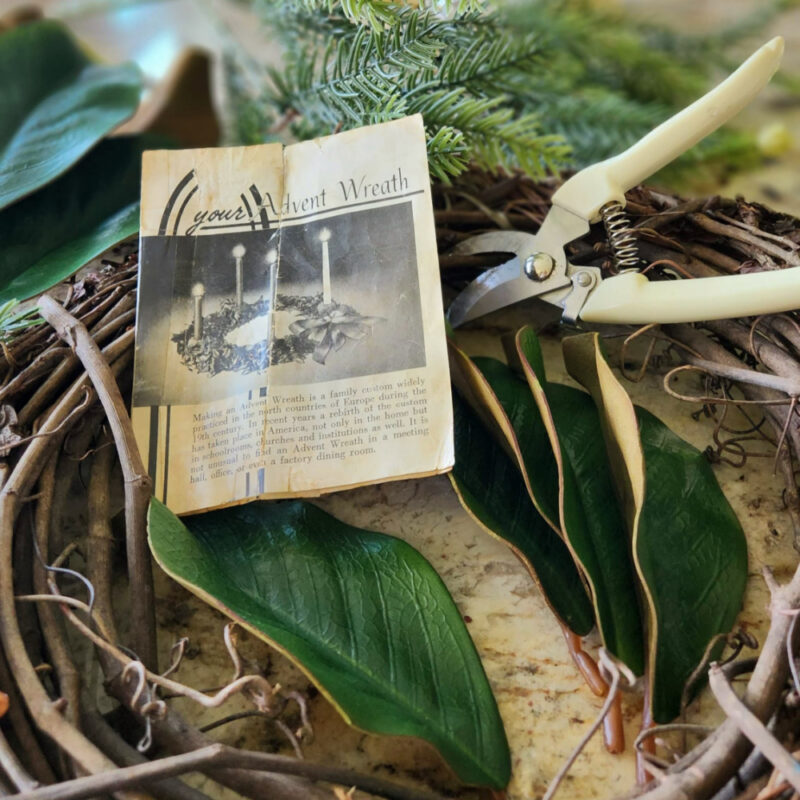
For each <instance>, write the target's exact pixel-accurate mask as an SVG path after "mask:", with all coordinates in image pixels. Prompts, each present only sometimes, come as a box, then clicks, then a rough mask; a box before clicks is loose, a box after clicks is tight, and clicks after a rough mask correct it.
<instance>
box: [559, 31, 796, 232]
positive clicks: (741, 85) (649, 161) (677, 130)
mask: <svg viewBox="0 0 800 800" xmlns="http://www.w3.org/2000/svg"><path fill="white" fill-rule="evenodd" d="M782 55H783V38H782V37H781V36H776V37H775V38H774V39H773V40H772V41H770V42H767V44H765V45H764V46H763V47H761V48H759V49H758V50H756V52H755V53H753V55H752V56H750V58H748V59H747V61H745V62H744V64H742V65H741V66H740V67H739V69H737V70H736V71H735V72H734V73H733V74H732V75H730V76H728V77H727V78H726V79H725V80H724V81H723V82H722V83H721V84H719V86H717V87H716V88H714V89H712V90H711V91H710V92H708V93H707V94H705V95H703V96H702V97H701V98H700V99H699V100H696V101H695V102H694V103H692V104H691V105H690V106H687V107H686V108H684V109H683V111H679V112H678V113H677V114H675V116H674V117H670V119H668V120H667V121H666V122H662V123H661V125H659V126H658V127H657V128H655V129H654V130H652V131H650V133H648V134H647V136H645V137H644V138H643V139H640V140H639V141H638V142H636V144H634V145H632V146H631V147H629V148H628V149H627V150H625V151H624V152H623V153H620V154H619V155H618V156H613V157H612V158H609V159H606V160H605V161H600V162H599V163H597V164H592V165H591V166H590V167H587V168H586V169H584V170H581V171H580V172H578V173H577V174H576V175H573V176H572V177H571V178H570V179H569V180H568V181H566V182H565V183H564V185H563V186H562V187H561V188H560V189H559V190H558V191H557V192H556V193H555V194H554V195H553V200H552V202H553V204H554V205H555V204H557V205H560V206H562V207H563V208H566V209H567V210H568V211H571V212H572V213H573V214H577V215H578V216H581V217H583V218H584V219H587V220H589V221H591V222H594V221H596V219H597V218H598V216H599V212H600V209H601V208H602V207H603V206H604V205H605V204H606V203H608V202H611V201H613V200H616V201H618V202H620V203H622V204H623V205H624V204H625V192H626V191H627V190H628V189H631V188H633V187H634V186H636V185H638V184H640V183H641V182H642V181H643V180H645V178H648V177H650V176H651V175H652V174H653V173H654V172H657V171H658V170H659V169H661V168H662V167H664V166H666V165H667V164H669V163H670V162H671V161H674V160H675V159H676V158H677V157H678V156H679V155H681V153H684V152H685V151H686V150H688V149H689V148H690V147H691V146H692V145H695V144H697V142H699V141H700V140H701V139H703V138H705V137H706V136H708V134H709V133H711V132H712V131H715V130H716V129H717V128H719V127H720V126H721V125H724V124H725V123H726V122H727V121H728V120H729V119H731V117H733V116H734V115H736V114H738V113H739V111H741V110H742V109H743V108H744V107H745V106H746V105H748V103H750V102H751V101H752V99H753V98H754V97H755V96H756V95H757V94H758V93H759V92H760V91H761V90H762V89H763V88H764V86H766V85H767V83H769V80H770V78H771V77H772V76H773V75H774V74H775V72H776V70H777V69H778V66H779V65H780V62H781V56H782Z"/></svg>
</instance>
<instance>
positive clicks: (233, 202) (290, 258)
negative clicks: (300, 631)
mask: <svg viewBox="0 0 800 800" xmlns="http://www.w3.org/2000/svg"><path fill="white" fill-rule="evenodd" d="M141 214H142V219H141V244H140V280H139V297H138V311H137V325H136V360H135V367H134V391H133V409H132V418H133V423H134V430H135V432H136V437H137V440H138V443H139V447H140V448H141V450H142V455H143V458H144V460H145V463H146V464H147V465H148V471H149V473H150V476H151V477H152V478H153V481H154V485H155V494H156V496H157V497H158V498H159V499H160V500H161V501H163V502H164V503H166V504H167V505H168V506H169V507H170V508H171V509H172V510H173V511H174V512H176V513H179V514H181V513H190V512H193V511H200V510H204V509H209V508H215V507H220V506H225V505H231V504H234V503H240V502H244V501H246V500H250V499H255V498H257V497H260V498H279V497H297V496H313V495H318V494H321V493H323V492H328V491H333V490H335V489H343V488H348V487H354V486H359V485H363V484H367V483H378V482H383V481H387V480H392V479H399V478H407V477H412V476H422V475H430V474H436V473H440V472H444V471H446V470H448V469H449V468H450V467H452V465H453V431H452V427H453V424H452V408H451V401H450V376H449V371H448V363H447V352H446V346H445V332H444V317H443V313H442V299H441V289H440V285H439V271H438V259H437V253H436V238H435V230H434V221H433V211H432V205H431V196H430V181H429V177H428V165H427V158H426V149H425V132H424V128H423V124H422V118H421V117H420V116H419V115H417V116H414V117H407V118H405V119H401V120H397V121H394V122H388V123H384V124H381V125H375V126H371V127H368V128H361V129H358V130H354V131H348V132H345V133H339V134H336V135H335V136H329V137H326V138H322V139H315V140H313V141H308V142H301V143H299V144H295V145H291V146H288V147H285V148H284V147H283V146H282V145H280V144H265V145H256V146H253V147H233V148H209V149H200V150H177V151H176V150H165V151H152V152H147V153H145V154H144V159H143V166H142V211H141Z"/></svg>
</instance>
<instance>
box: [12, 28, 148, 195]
mask: <svg viewBox="0 0 800 800" xmlns="http://www.w3.org/2000/svg"><path fill="white" fill-rule="evenodd" d="M0 86H2V87H3V88H2V97H3V102H2V114H0V209H2V208H4V207H5V206H8V205H10V204H11V203H13V202H15V201H16V200H18V199H20V198H21V197H24V196H25V195H27V194H30V193H31V192H33V191H35V190H36V189H39V188H40V187H42V186H44V185H45V184H47V183H49V182H51V181H52V180H54V179H55V178H57V177H58V176H59V175H61V174H63V173H64V172H66V171H67V170H68V169H69V168H70V167H71V166H72V165H73V164H75V163H76V162H77V161H78V160H79V159H80V158H82V157H83V156H84V155H85V154H86V153H87V152H88V151H89V150H90V149H91V148H92V147H93V146H94V145H95V144H97V142H98V141H100V139H102V138H103V137H104V136H105V135H106V134H107V133H109V132H110V131H111V130H113V129H114V128H115V127H117V125H119V124H120V123H121V122H123V121H124V120H125V119H127V118H128V117H129V116H131V114H133V112H134V111H135V109H136V106H137V105H138V103H139V95H140V92H141V88H142V87H141V78H140V75H139V71H138V69H137V68H136V67H135V66H133V65H132V64H125V65H121V66H101V65H99V64H94V63H92V62H91V61H90V60H89V59H88V58H87V57H86V55H85V54H84V53H83V51H82V50H81V49H80V47H79V46H78V45H77V43H76V42H75V41H74V40H73V38H72V37H71V36H70V35H69V33H67V31H66V29H65V28H64V27H63V26H62V25H60V24H59V23H57V22H54V21H52V20H42V21H37V22H31V23H28V24H25V25H20V26H18V27H16V28H13V29H12V30H10V31H8V32H6V33H4V34H3V35H2V36H0Z"/></svg>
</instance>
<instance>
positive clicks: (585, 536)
mask: <svg viewBox="0 0 800 800" xmlns="http://www.w3.org/2000/svg"><path fill="white" fill-rule="evenodd" d="M517 352H518V354H519V356H520V360H521V361H522V365H523V369H524V372H525V377H526V379H527V382H528V385H529V386H530V390H531V391H530V392H529V394H530V395H531V401H533V399H534V398H535V400H536V402H537V403H538V405H539V408H540V410H541V411H542V418H543V419H546V420H551V421H552V422H551V424H552V425H553V426H554V429H555V430H554V436H553V437H552V440H553V441H554V442H555V446H556V448H558V450H557V455H556V460H557V461H558V462H559V464H560V466H561V472H562V481H563V504H562V508H561V520H562V525H563V529H564V531H565V533H566V536H567V538H568V540H569V542H570V544H571V546H572V549H573V552H574V553H575V555H576V557H577V559H578V561H579V562H580V564H581V566H582V567H583V570H584V573H585V574H586V576H587V580H588V581H589V584H590V588H591V591H592V599H593V602H594V605H595V611H596V614H597V622H598V625H599V627H600V633H601V635H602V638H603V642H604V643H605V646H606V647H607V648H608V650H609V651H610V652H611V653H613V654H614V655H615V656H617V657H618V658H620V659H621V660H622V661H624V662H625V663H626V664H627V665H628V666H629V667H630V668H631V669H632V670H633V671H634V673H636V674H637V675H641V674H642V673H643V672H644V635H643V632H642V618H641V614H640V611H639V599H638V595H637V587H636V574H635V571H634V567H633V562H632V559H631V554H630V551H631V548H630V541H629V535H628V531H627V528H626V525H625V519H624V517H623V515H622V514H621V513H620V510H619V506H618V504H617V500H616V494H615V489H614V483H613V480H612V477H611V473H610V471H609V463H608V456H607V454H606V447H605V440H604V437H603V432H602V428H601V425H600V419H599V415H598V412H597V409H596V408H595V406H594V403H593V402H592V399H591V397H590V396H589V395H587V394H586V393H585V392H582V391H580V390H579V389H575V388H573V387H571V386H564V385H562V384H556V383H550V382H548V381H547V376H546V375H545V374H544V361H543V359H542V356H541V349H540V346H539V342H538V339H537V338H536V335H535V334H534V333H533V331H532V330H530V329H527V328H526V329H523V330H522V331H520V332H519V334H518V335H517ZM559 451H560V452H559Z"/></svg>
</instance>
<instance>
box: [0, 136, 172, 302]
mask: <svg viewBox="0 0 800 800" xmlns="http://www.w3.org/2000/svg"><path fill="white" fill-rule="evenodd" d="M156 144H163V142H162V140H160V139H150V138H149V137H141V136H135V137H119V138H114V139H108V140H106V141H104V142H101V143H100V144H99V145H98V146H97V147H95V148H94V149H93V150H92V152H91V153H89V155H87V156H86V157H85V158H84V159H82V160H81V161H80V162H78V164H76V165H75V166H74V167H73V168H72V169H71V170H69V172H67V173H66V174H65V175H63V176H62V177H60V178H59V179H58V180H57V181H55V182H54V183H52V184H51V185H50V186H48V187H46V188H45V189H42V190H41V191H38V192H36V193H35V194H32V195H30V196H29V197H25V198H23V199H22V200H20V201H19V202H18V203H15V204H14V205H12V206H10V207H8V208H5V209H3V210H2V211H0V241H2V242H3V246H2V248H0V287H2V289H0V302H3V301H5V300H9V299H11V298H14V297H16V298H18V299H20V300H22V299H24V298H26V297H31V296H33V295H35V294H38V293H40V292H43V291H45V290H46V289H49V288H50V287H51V286H53V285H54V284H56V283H58V282H59V281H62V280H64V279H65V278H67V277H69V276H70V275H71V274H72V273H73V272H75V271H76V270H77V269H79V268H80V267H82V266H83V265H84V264H85V263H86V262H87V261H90V260H91V259H92V258H95V257H96V256H98V255H100V254H101V253H103V252H104V251H105V250H107V249H108V248H109V247H112V246H113V245H115V244H116V243H117V242H119V241H121V240H122V239H124V238H126V237H128V236H130V235H131V234H133V233H136V231H137V230H138V228H139V211H138V209H139V206H138V197H139V181H140V173H141V155H142V151H143V150H144V149H145V148H146V147H148V146H149V147H152V146H154V145H156Z"/></svg>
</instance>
